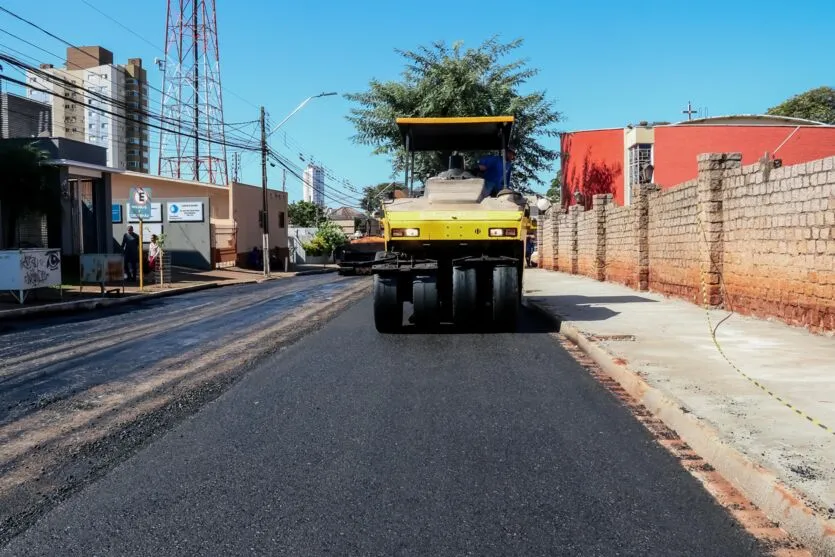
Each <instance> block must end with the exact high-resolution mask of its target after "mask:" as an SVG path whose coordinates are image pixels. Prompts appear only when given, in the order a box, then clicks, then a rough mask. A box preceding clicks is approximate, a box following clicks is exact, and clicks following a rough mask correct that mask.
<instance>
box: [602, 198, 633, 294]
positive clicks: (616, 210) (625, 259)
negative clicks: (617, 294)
mask: <svg viewBox="0 0 835 557" xmlns="http://www.w3.org/2000/svg"><path fill="white" fill-rule="evenodd" d="M637 217H638V215H637V214H636V212H635V211H634V210H633V208H632V207H618V206H616V205H609V206H608V207H606V280H608V281H611V282H619V283H621V284H625V285H627V286H631V287H632V288H638V286H639V285H638V283H637V279H638V229H637V222H636V221H637Z"/></svg>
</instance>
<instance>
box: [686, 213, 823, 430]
mask: <svg viewBox="0 0 835 557" xmlns="http://www.w3.org/2000/svg"><path fill="white" fill-rule="evenodd" d="M696 220H697V221H698V223H699V229H700V230H701V232H702V236H703V237H704V240H705V243H707V233H706V232H705V229H704V226H703V225H702V219H701V216H700V215H699V213H698V212H697V213H696ZM711 257H712V256H711ZM699 279H700V282H701V286H702V300H703V301H702V303H703V304H704V309H705V315H707V324H708V327H709V328H710V338H711V339H712V340H713V344H715V345H716V349H717V350H718V351H719V353H720V354H721V355H722V357H723V358H724V359H725V361H726V362H728V365H730V366H731V367H732V368H733V369H734V370H735V371H736V372H737V373H739V374H740V375H741V376H743V377H744V378H745V379H747V380H748V381H749V382H750V383H751V384H753V385H755V386H757V387H758V388H760V389H761V390H762V391H763V392H765V393H767V394H768V395H769V396H770V397H771V398H773V399H774V400H776V401H778V402H779V403H780V404H782V405H783V406H785V407H787V408H789V409H790V410H792V411H793V412H794V413H795V414H797V415H798V416H801V417H803V418H805V419H806V420H807V421H808V422H811V423H812V424H814V425H816V426H818V427H819V428H821V429H822V430H824V431H826V432H829V433H831V434H833V435H835V430H833V429H832V428H830V427H829V426H827V425H825V424H823V423H822V422H821V421H820V420H818V419H816V418H814V417H812V416H810V415H809V414H807V413H806V412H804V411H803V410H801V409H800V408H798V407H797V406H794V405H793V404H791V403H790V402H788V401H787V400H786V399H784V398H783V397H781V396H779V395H777V394H775V393H774V392H773V391H771V390H770V389H769V388H768V387H766V386H765V385H763V384H762V383H760V382H759V381H757V380H756V379H754V378H753V377H750V376H749V375H748V374H746V373H745V372H744V371H742V370H741V369H740V368H739V366H737V365H736V364H734V363H733V362H732V361H731V359H730V358H729V357H728V355H727V354H725V351H724V350H723V349H722V345H721V344H720V343H719V339H717V338H716V329H718V328H719V325H721V324H722V322H723V321H725V319H727V318H728V317H730V316H731V315H733V313H734V312H733V309H731V313H730V314H729V315H728V317H726V318H725V319H723V320H722V321H720V322H719V324H718V325H717V326H716V327H714V326H713V320H712V319H711V317H710V304H709V300H708V295H707V284H706V283H705V270H704V269H699ZM719 282H720V287H721V288H722V299H723V300H726V299H727V295H728V291H727V289H726V288H725V279H724V278H723V275H722V273H721V272H720V273H719Z"/></svg>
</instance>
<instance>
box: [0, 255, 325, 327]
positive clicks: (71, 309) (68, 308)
mask: <svg viewBox="0 0 835 557" xmlns="http://www.w3.org/2000/svg"><path fill="white" fill-rule="evenodd" d="M337 270H338V269H331V268H326V269H311V270H309V271H298V272H296V273H293V274H291V275H289V276H271V277H266V278H264V277H262V278H258V279H251V280H239V281H214V282H206V283H203V284H194V285H192V286H183V287H180V288H171V289H169V290H160V291H157V292H147V293H142V294H136V295H134V296H128V297H125V298H92V299H90V300H80V301H76V302H59V303H57V304H46V305H42V306H30V307H22V308H19V309H9V310H4V311H0V323H2V322H4V321H10V320H12V319H18V320H22V319H36V318H39V317H51V316H54V315H61V314H74V313H84V312H90V311H95V310H97V309H103V308H109V307H114V306H122V305H129V304H139V303H142V302H144V301H147V300H153V299H155V298H166V297H168V296H177V295H180V294H188V293H189V292H199V291H201V290H208V289H210V288H223V287H225V286H240V285H242V284H261V283H263V282H269V281H273V280H279V279H285V278H292V277H303V276H309V275H324V274H328V273H335V272H336V271H337Z"/></svg>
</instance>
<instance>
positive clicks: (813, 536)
mask: <svg viewBox="0 0 835 557" xmlns="http://www.w3.org/2000/svg"><path fill="white" fill-rule="evenodd" d="M522 303H523V304H524V305H525V306H526V307H528V308H531V309H533V310H534V311H537V312H538V313H540V314H542V315H543V316H545V317H546V318H548V319H550V320H552V321H554V322H556V323H557V325H558V330H559V332H560V333H561V334H562V335H564V336H565V337H566V338H567V339H569V340H570V341H571V342H573V343H574V344H576V345H577V346H578V347H579V348H580V349H581V350H583V352H585V353H586V355H588V356H589V357H590V358H591V359H592V360H594V362H595V363H596V364H597V365H598V366H600V368H601V369H602V370H603V371H604V372H605V373H606V374H607V375H609V376H610V377H611V378H612V379H614V380H615V381H617V382H618V383H619V384H620V385H621V386H622V387H623V388H624V390H626V392H627V393H629V395H630V396H632V398H634V399H635V400H637V401H638V402H640V403H641V404H643V405H644V406H645V407H646V409H647V410H649V411H650V412H652V413H653V414H654V415H655V416H656V417H658V418H659V419H660V420H661V421H663V422H664V423H665V424H666V425H667V426H668V427H669V428H671V429H672V430H674V431H675V432H676V433H677V434H678V435H679V436H680V437H681V438H682V439H683V440H684V441H685V442H686V443H687V444H688V445H690V446H691V447H692V448H693V450H694V451H696V453H698V454H699V455H700V456H701V457H702V458H704V460H705V461H707V462H708V463H709V464H710V465H711V466H713V467H714V468H715V469H716V470H717V471H718V472H719V473H720V474H722V476H723V477H724V478H725V479H726V480H728V481H729V482H731V484H733V485H734V487H736V488H737V489H739V490H740V491H741V492H742V493H743V494H745V496H746V497H748V498H749V499H750V500H751V501H752V502H753V503H754V504H755V505H757V506H758V507H759V508H760V509H761V510H762V511H763V512H764V513H765V514H766V515H767V516H768V517H769V518H770V519H771V520H773V521H774V522H776V523H778V524H779V525H780V527H781V528H783V529H784V530H785V531H786V532H788V533H789V534H790V535H791V536H793V537H795V538H796V539H797V540H799V541H800V542H802V543H803V544H805V545H806V547H807V549H808V550H809V551H811V552H813V553H814V554H815V555H826V556H835V520H832V519H828V518H826V517H824V516H820V515H819V514H818V511H816V510H815V509H813V508H812V507H810V506H808V505H807V504H806V503H804V501H803V497H802V496H801V495H799V494H798V493H796V492H795V491H794V490H792V489H791V488H789V487H788V486H787V485H786V484H784V483H783V482H782V481H780V480H779V479H778V478H777V475H776V474H775V473H774V472H772V471H771V470H768V469H766V468H764V467H763V466H761V465H759V464H757V463H755V462H753V461H752V460H750V459H749V458H748V457H746V456H745V455H744V454H742V453H741V452H740V451H738V450H736V449H734V448H733V447H731V446H730V445H728V444H727V443H726V442H725V441H723V440H722V438H721V437H720V435H719V433H718V432H717V431H716V430H714V429H713V428H712V427H710V426H709V425H707V424H706V423H705V422H704V421H702V420H700V419H699V418H697V417H695V416H694V415H692V414H690V413H688V412H685V411H684V410H683V409H682V408H683V406H682V403H681V402H680V401H678V400H676V399H675V398H674V397H672V396H670V395H668V394H666V393H664V392H663V391H661V390H660V389H657V388H655V387H652V386H651V385H649V384H648V383H647V382H646V381H644V380H643V379H642V378H641V377H640V376H639V375H638V374H636V373H635V372H633V371H632V370H630V369H629V368H628V367H627V366H625V365H623V364H621V363H618V362H617V361H616V359H615V358H613V357H612V355H611V354H609V353H608V352H606V351H605V350H604V349H603V348H601V347H600V346H598V345H597V344H595V343H594V342H592V341H590V340H589V339H588V338H587V337H586V336H585V335H583V334H582V333H581V332H580V331H579V330H578V329H576V328H575V327H572V326H571V325H566V324H565V323H563V322H562V320H561V319H560V318H559V317H557V316H555V315H553V314H552V313H551V312H549V311H548V310H547V309H546V308H544V307H542V306H541V305H540V304H539V303H537V302H535V301H532V300H528V299H525V298H523V300H522Z"/></svg>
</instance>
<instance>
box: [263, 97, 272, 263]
mask: <svg viewBox="0 0 835 557" xmlns="http://www.w3.org/2000/svg"><path fill="white" fill-rule="evenodd" d="M267 154H268V150H267V119H266V116H265V111H264V107H263V106H262V107H261V189H262V190H263V194H264V198H263V200H262V205H263V208H262V209H261V229H262V230H263V231H264V247H263V255H262V257H263V259H264V276H265V277H268V276H270V219H269V212H268V211H267Z"/></svg>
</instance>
